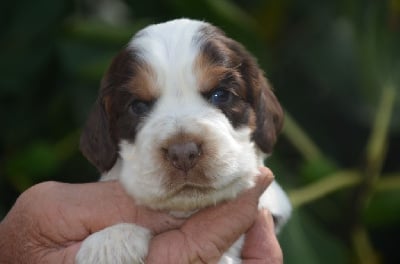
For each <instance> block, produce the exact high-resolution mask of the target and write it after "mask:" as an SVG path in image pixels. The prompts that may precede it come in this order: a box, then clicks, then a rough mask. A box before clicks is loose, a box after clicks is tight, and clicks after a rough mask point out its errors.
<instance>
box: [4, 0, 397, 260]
mask: <svg viewBox="0 0 400 264" xmlns="http://www.w3.org/2000/svg"><path fill="white" fill-rule="evenodd" d="M176 17H191V18H197V19H205V20H207V21H209V22H212V23H214V24H216V25H218V26H220V27H221V28H222V29H224V30H225V31H226V32H227V34H228V35H229V36H232V37H233V38H235V39H237V40H238V41H240V42H242V43H243V44H244V45H245V46H246V47H248V49H250V51H251V52H252V53H253V54H254V55H255V56H256V57H257V58H258V59H259V63H260V64H261V65H262V67H263V68H264V70H265V71H266V75H267V76H268V78H269V79H270V81H271V83H272V84H273V85H274V87H275V92H276V94H277V96H278V98H279V99H280V101H281V103H282V105H283V106H284V108H285V110H286V121H285V126H284V130H283V136H282V137H281V139H280V141H279V143H278V144H277V146H276V150H275V153H274V155H273V156H272V158H270V159H269V160H268V166H270V167H271V168H272V169H273V171H274V173H275V175H276V176H277V179H278V181H279V182H281V183H282V184H283V186H284V187H285V188H286V189H287V190H288V193H289V196H290V198H291V200H292V202H293V205H294V208H295V210H294V213H293V217H292V219H291V221H290V222H289V223H288V225H287V226H286V227H285V229H284V230H283V232H282V234H281V235H280V241H281V245H282V248H283V251H284V255H285V263H399V262H400V254H399V252H398V250H397V249H395V248H394V247H393V246H392V245H396V243H397V242H398V235H399V233H400V229H399V223H400V136H399V135H400V89H399V87H400V74H399V73H400V49H399V48H398V47H400V1H399V0H385V1H372V0H368V1H359V0H346V1H345V0H342V1H316V0H312V1H304V0H300V1H289V0H279V1H278V0H265V1H263V0H250V1H249V0H246V1H245V0H215V1H214V0H202V1H183V0H168V1H157V0H147V1H133V0H126V1H122V0H119V1H116V0H114V1H98V2H96V1H67V0H36V1H29V0H21V1H2V2H1V3H0V28H1V32H2V34H1V36H0V38H1V41H0V117H1V120H2V126H1V129H0V176H1V177H0V215H4V214H5V213H6V211H7V210H8V209H9V208H10V206H11V205H12V203H13V202H14V201H15V199H16V197H17V195H18V194H19V193H20V192H22V191H24V190H25V189H26V188H28V187H29V186H31V185H33V184H35V183H37V182H40V181H45V180H50V179H52V180H59V181H68V182H79V181H90V180H93V179H95V177H96V174H97V173H96V172H95V170H94V169H93V168H92V167H91V166H90V165H89V164H88V162H87V161H85V160H84V159H83V157H82V156H81V155H80V154H79V152H78V147H77V146H78V139H79V129H80V127H81V126H82V123H83V121H84V120H85V118H86V115H87V112H88V110H89V108H90V106H91V105H92V103H93V102H94V100H95V98H96V94H97V89H98V84H99V82H100V80H101V76H102V74H103V72H104V71H105V69H106V68H107V66H108V64H109V62H110V61H111V59H112V57H113V56H114V55H115V54H116V53H117V51H118V50H119V49H120V48H121V47H123V46H124V45H125V44H126V42H127V41H128V40H129V39H130V37H131V36H132V35H133V34H134V33H135V32H136V31H137V30H139V29H140V28H142V27H143V26H145V25H147V24H149V23H154V22H161V21H165V20H167V19H172V18H176ZM393 248H394V249H393Z"/></svg>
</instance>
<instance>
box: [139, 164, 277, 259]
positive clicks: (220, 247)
mask: <svg viewBox="0 0 400 264" xmlns="http://www.w3.org/2000/svg"><path fill="white" fill-rule="evenodd" d="M260 172H261V174H260V176H259V177H258V180H257V183H256V186H255V187H254V188H252V189H250V190H247V191H246V192H244V193H243V194H241V195H240V196H239V197H238V198H237V199H235V200H233V201H229V202H226V203H222V204H220V205H218V206H215V207H210V208H207V209H204V210H201V211H200V212H198V213H196V214H195V215H193V216H192V217H191V218H189V219H188V220H187V221H186V222H185V223H184V224H183V226H182V227H181V228H179V229H177V230H171V231H168V232H165V233H161V234H159V235H157V236H155V237H153V239H152V240H151V242H150V248H149V253H148V257H147V260H146V263H151V264H153V263H177V264H180V263H182V264H183V263H217V262H218V260H219V259H220V258H221V256H222V255H223V253H224V252H225V251H227V250H228V248H229V247H230V246H231V245H232V244H233V243H234V242H235V241H236V240H237V239H238V238H239V237H240V236H241V235H242V234H244V233H246V231H247V234H246V238H245V244H244V247H243V250H242V259H243V263H246V264H256V263H270V264H279V263H283V257H282V251H281V248H280V246H279V243H278V241H277V239H276V236H275V231H274V223H273V220H272V216H271V215H270V214H269V212H267V211H265V210H263V211H259V210H258V199H259V197H260V195H261V194H262V193H263V192H264V190H265V189H266V187H267V186H268V185H269V184H270V183H271V181H272V179H273V175H272V172H271V171H270V170H269V169H267V168H261V169H260Z"/></svg>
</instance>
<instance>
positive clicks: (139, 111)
mask: <svg viewBox="0 0 400 264" xmlns="http://www.w3.org/2000/svg"><path fill="white" fill-rule="evenodd" d="M151 105H152V103H151V102H146V101H140V100H133V101H132V103H130V105H129V108H130V111H131V112H132V113H134V114H136V115H144V114H146V113H147V112H149V111H150V109H151Z"/></svg>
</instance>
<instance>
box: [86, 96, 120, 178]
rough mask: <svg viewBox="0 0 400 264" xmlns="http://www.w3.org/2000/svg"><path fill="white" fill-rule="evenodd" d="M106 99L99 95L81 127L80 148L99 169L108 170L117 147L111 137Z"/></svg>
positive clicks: (115, 157) (116, 152) (116, 153)
mask: <svg viewBox="0 0 400 264" xmlns="http://www.w3.org/2000/svg"><path fill="white" fill-rule="evenodd" d="M105 104H106V101H105V98H104V97H103V96H101V95H100V96H99V98H98V99H97V101H96V103H95V104H94V106H93V108H92V110H91V112H90V114H89V117H88V120H87V121H86V124H85V126H84V128H83V131H82V134H81V139H80V149H81V151H82V153H83V155H84V156H85V157H86V158H87V159H88V160H89V161H90V162H91V163H92V164H93V165H94V166H95V167H96V168H97V169H98V170H99V171H100V172H106V171H108V170H110V169H111V168H112V167H113V165H114V163H115V161H116V159H117V156H118V147H117V144H116V143H115V141H114V140H113V139H112V137H111V131H110V122H109V118H108V116H107V113H106V105H105Z"/></svg>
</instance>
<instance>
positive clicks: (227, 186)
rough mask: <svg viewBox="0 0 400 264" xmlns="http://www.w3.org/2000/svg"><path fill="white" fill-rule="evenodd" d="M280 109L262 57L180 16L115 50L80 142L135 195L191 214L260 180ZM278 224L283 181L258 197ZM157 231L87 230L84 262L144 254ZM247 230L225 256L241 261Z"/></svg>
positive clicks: (283, 205)
mask: <svg viewBox="0 0 400 264" xmlns="http://www.w3.org/2000/svg"><path fill="white" fill-rule="evenodd" d="M282 119H283V112H282V109H281V107H280V105H279V102H278V100H277V99H276V97H275V96H274V94H273V92H272V90H271V88H270V86H269V84H268V82H267V80H266V79H265V77H264V75H263V72H262V71H261V70H260V68H259V67H258V65H257V63H256V60H255V59H254V58H253V57H252V56H251V55H250V54H249V53H248V52H247V51H246V50H245V48H244V47H243V46H242V45H240V44H239V43H238V42H236V41H234V40H232V39H230V38H229V37H227V36H226V35H225V34H224V33H223V32H222V31H221V30H220V29H218V28H216V27H214V26H212V25H210V24H208V23H205V22H201V21H195V20H189V19H177V20H173V21H169V22H166V23H162V24H157V25H151V26H148V27H146V28H145V29H143V30H141V31H139V32H138V33H137V34H136V35H135V36H134V37H133V38H132V40H131V41H130V42H129V44H128V45H127V46H126V47H125V48H124V49H122V51H121V52H120V53H119V54H118V55H117V56H116V57H115V58H114V60H113V62H112V64H111V66H110V68H109V69H108V71H107V73H106V74H105V76H104V79H103V81H102V83H101V88H100V92H99V97H98V99H97V102H96V103H95V105H94V108H93V110H92V112H91V113H90V116H89V118H88V121H87V123H86V126H85V128H84V130H83V134H82V137H81V150H82V152H83V153H84V155H85V156H86V157H87V158H88V159H89V161H91V163H93V164H94V165H95V166H96V167H97V169H98V170H99V171H100V172H101V173H102V178H101V180H111V179H118V180H119V181H120V182H121V183H122V185H123V186H124V187H125V189H126V191H127V193H128V194H130V195H131V196H132V197H134V199H135V201H136V202H138V203H140V204H143V205H145V206H148V207H150V208H153V209H156V210H164V211H169V212H170V213H171V214H173V215H175V216H179V217H188V216H190V215H191V214H193V213H194V212H196V211H197V210H199V209H201V208H204V207H207V206H212V205H215V204H217V203H219V202H221V201H224V200H229V199H233V198H235V197H236V196H237V195H238V194H239V193H240V192H241V191H243V190H245V189H247V188H249V187H251V186H252V185H253V184H254V178H255V176H256V175H257V174H258V169H257V168H258V167H259V166H262V165H263V161H264V159H265V158H266V157H267V155H268V154H270V153H271V151H272V148H273V146H274V144H275V141H276V139H277V136H278V133H279V132H280V130H281V128H282V122H283V121H282ZM260 207H265V208H268V210H270V211H271V213H272V215H273V216H274V219H275V223H276V227H277V229H279V227H280V226H282V225H283V224H284V223H285V222H286V220H287V219H288V218H289V215H290V210H291V206H290V203H289V201H288V199H287V197H286V195H285V194H284V192H283V191H282V189H281V188H280V187H279V185H278V184H277V183H276V182H273V183H272V184H271V185H270V187H268V189H267V190H266V192H265V193H264V194H263V195H262V197H261V199H260ZM150 239H151V233H150V232H149V230H147V229H145V228H143V227H141V226H137V225H135V224H128V223H122V224H118V225H114V226H111V227H108V228H106V229H104V230H102V231H100V232H97V233H94V234H92V235H90V236H89V237H88V238H87V239H86V240H84V242H83V244H82V247H81V249H80V250H79V252H78V255H77V258H76V260H77V263H142V262H143V261H144V259H145V257H146V254H147V247H148V243H149V240H150ZM242 242H243V238H242V239H240V240H239V241H237V242H236V243H235V245H234V246H232V248H231V249H230V250H229V251H228V252H226V254H225V255H224V256H223V257H222V259H221V261H220V263H240V248H241V244H242Z"/></svg>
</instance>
